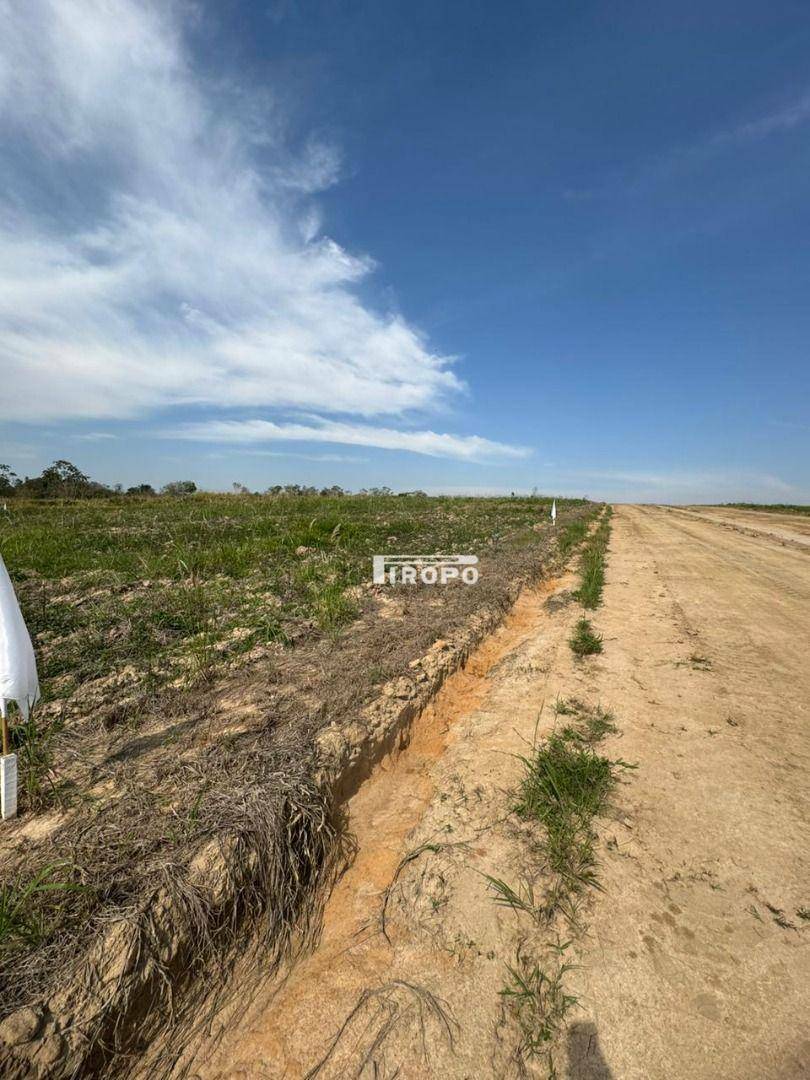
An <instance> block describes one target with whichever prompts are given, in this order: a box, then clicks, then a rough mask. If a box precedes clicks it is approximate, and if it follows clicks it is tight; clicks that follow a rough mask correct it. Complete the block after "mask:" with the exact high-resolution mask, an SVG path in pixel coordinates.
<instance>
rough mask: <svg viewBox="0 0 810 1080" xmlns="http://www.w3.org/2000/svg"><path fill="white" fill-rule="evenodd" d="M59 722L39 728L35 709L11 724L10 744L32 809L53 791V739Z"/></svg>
mask: <svg viewBox="0 0 810 1080" xmlns="http://www.w3.org/2000/svg"><path fill="white" fill-rule="evenodd" d="M58 730H59V728H58V725H54V724H52V725H51V726H49V727H48V728H42V727H40V726H39V725H38V724H37V720H36V710H35V709H31V710H30V712H29V714H28V717H27V719H23V718H22V717H19V716H18V718H17V722H16V723H15V724H14V725H13V726H12V728H11V748H12V750H13V751H14V753H15V754H16V755H17V768H18V773H19V779H20V787H21V788H22V790H23V792H24V793H25V800H26V803H27V805H28V807H29V808H30V809H32V810H39V809H41V808H42V807H43V806H44V805H45V804H46V803H47V801H48V797H49V796H50V795H53V794H54V793H55V792H56V784H55V783H54V764H53V740H54V738H55V736H56V735H57V733H58Z"/></svg>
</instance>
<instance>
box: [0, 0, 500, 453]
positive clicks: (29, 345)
mask: <svg viewBox="0 0 810 1080" xmlns="http://www.w3.org/2000/svg"><path fill="white" fill-rule="evenodd" d="M184 10H187V9H186V8H185V6H183V5H176V4H173V3H157V2H155V3H153V4H152V3H144V4H136V3H134V2H132V0H31V2H29V3H26V4H19V3H16V2H14V0H0V25H2V28H3V30H2V35H0V133H2V135H3V136H4V137H5V138H6V139H7V140H8V142H9V144H13V145H14V153H13V154H8V155H6V156H5V159H4V161H3V162H2V163H0V182H2V184H3V185H4V187H5V189H6V192H7V194H8V201H7V209H6V210H5V211H4V212H2V214H0V370H1V371H2V397H3V407H4V412H5V413H6V415H8V416H14V417H15V418H17V419H20V420H25V421H40V420H47V419H76V418H109V419H114V418H125V417H136V416H143V415H145V414H147V413H148V412H150V411H152V410H156V409H159V408H165V407H171V406H179V405H200V406H205V407H213V408H217V407H239V406H245V407H250V408H251V410H252V411H254V412H255V409H256V408H257V407H267V408H299V409H300V408H303V409H308V410H316V411H318V412H320V413H330V412H331V413H337V412H340V413H343V414H350V415H355V416H360V417H364V418H370V417H375V416H377V417H380V416H389V417H394V418H396V417H397V416H401V415H402V414H405V413H406V412H408V411H409V410H426V409H434V408H436V407H437V406H439V405H440V404H441V403H442V401H443V400H444V399H445V397H446V396H447V395H451V394H455V393H458V392H459V391H460V390H462V389H463V384H462V383H461V382H460V380H459V379H458V378H457V376H456V375H455V374H454V373H453V371H452V370H451V358H448V357H444V356H440V355H436V354H435V353H434V352H432V351H431V349H430V348H429V346H428V344H427V342H426V341H425V339H424V337H423V336H422V335H421V334H420V333H419V332H418V331H417V330H416V329H415V328H414V327H413V326H411V325H410V324H409V323H408V322H407V321H406V320H405V319H403V318H402V317H400V316H384V315H381V314H379V313H377V312H375V311H373V310H371V309H370V308H369V307H368V306H367V305H366V304H364V303H363V302H362V300H361V299H360V297H359V295H358V292H357V286H358V283H359V282H361V281H362V280H363V278H365V277H366V275H368V274H369V273H370V272H371V270H372V269H373V262H372V260H371V259H369V258H366V257H363V256H359V257H358V256H356V255H352V254H350V253H349V252H347V251H346V250H344V249H343V248H341V247H340V246H339V245H338V244H336V243H335V242H334V241H332V240H330V239H328V238H327V237H324V236H323V235H321V233H320V224H319V216H318V208H317V206H316V205H315V204H314V203H313V202H312V199H311V195H312V193H313V192H316V191H318V190H320V189H322V188H323V187H325V186H327V185H329V184H332V183H334V181H335V180H336V178H337V175H338V171H339V155H338V154H337V152H336V151H335V150H334V148H332V147H330V146H328V145H325V144H321V143H318V142H316V141H309V142H307V143H306V144H305V147H304V150H303V151H301V152H299V153H298V154H297V155H296V154H293V153H292V152H291V151H290V149H289V145H288V142H287V140H285V138H284V134H283V133H284V122H283V118H282V117H280V116H279V113H278V110H277V108H276V106H275V104H274V103H273V101H272V100H271V99H269V98H268V97H267V94H266V93H265V94H264V96H259V97H253V96H248V95H246V94H245V93H244V92H243V91H240V90H238V89H237V88H234V87H231V86H225V85H214V84H211V83H208V82H205V81H204V80H203V79H202V77H201V76H199V75H197V74H195V72H194V70H193V66H192V61H191V58H190V56H189V54H188V52H187V50H186V47H185V44H184V40H183V27H182V25H181V22H180V20H179V15H178V13H179V12H182V11H184ZM287 437H290V436H287ZM397 437H398V433H397V432H394V431H389V430H387V429H386V430H385V431H383V432H382V433H380V434H379V435H378V436H376V440H377V441H376V442H375V441H373V439H374V438H375V437H374V436H372V435H371V434H370V433H369V435H368V440H367V441H366V442H364V443H363V445H381V443H380V441H379V440H380V439H383V440H391V441H394V440H395V439H396V438H397ZM420 439H421V441H422V443H423V444H424V445H428V444H432V445H433V446H434V447H441V446H445V447H446V446H450V445H451V444H452V445H455V446H457V447H458V448H462V449H464V450H465V452H467V451H468V449H469V448H470V447H472V446H473V445H474V444H473V442H471V440H469V439H455V438H454V437H453V436H449V435H448V436H439V435H433V434H431V433H424V435H423V436H421V437H420V436H417V435H414V434H413V433H408V434H407V435H403V436H402V440H403V441H404V443H410V444H415V443H418V442H420ZM333 441H342V440H333ZM481 445H482V446H484V445H486V441H485V440H481ZM493 445H494V444H493ZM465 448H466V449H465ZM423 452H433V451H430V450H426V451H423ZM435 452H439V451H438V450H436V451H435Z"/></svg>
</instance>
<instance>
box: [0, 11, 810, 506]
mask: <svg viewBox="0 0 810 1080" xmlns="http://www.w3.org/2000/svg"><path fill="white" fill-rule="evenodd" d="M0 11H1V12H2V14H3V25H4V34H3V37H2V39H0V134H1V135H2V141H3V154H2V156H0V191H2V204H1V205H0V401H2V402H3V405H4V409H3V416H4V419H3V420H2V422H1V423H0V437H1V438H0V461H2V462H7V463H8V464H9V465H11V466H12V467H13V468H14V469H16V471H17V472H18V473H20V474H25V473H34V472H36V471H38V470H39V469H40V468H41V467H42V466H43V465H44V464H46V463H47V462H48V461H50V460H52V459H53V458H55V457H67V458H69V459H70V460H73V461H75V462H76V463H77V464H78V465H80V466H81V467H82V468H84V469H85V470H86V471H88V472H89V473H91V474H92V475H93V476H95V477H97V478H99V479H102V480H104V481H107V482H110V483H114V482H116V481H120V482H122V483H124V484H125V485H128V484H132V483H136V482H139V481H141V480H144V481H149V482H152V483H154V484H156V485H157V484H161V483H164V482H166V481H168V480H170V479H174V478H191V479H194V480H196V481H197V483H198V484H200V485H201V486H204V487H209V488H228V487H230V485H231V483H232V482H234V481H238V482H241V483H244V484H247V485H248V486H250V487H251V488H259V489H262V488H264V487H267V486H268V485H270V484H274V483H288V482H299V483H313V484H332V483H339V484H342V485H344V486H346V487H349V488H359V487H363V486H370V485H375V484H384V483H387V484H389V485H390V486H392V487H394V488H395V489H408V488H413V487H421V488H425V489H428V490H444V491H458V492H481V493H484V492H490V491H492V492H500V491H510V490H517V491H521V490H530V489H531V488H533V487H535V486H537V487H538V488H540V489H541V490H543V491H554V492H571V493H583V494H587V495H591V496H593V497H597V496H598V497H606V498H610V499H614V500H620V499H622V500H625V499H626V500H644V501H653V500H655V501H659V500H660V501H693V500H694V501H710V500H723V499H737V498H750V499H757V500H763V501H790V502H795V501H802V500H803V501H810V454H808V450H809V449H810V445H809V444H810V409H808V400H809V397H810V395H809V394H808V391H809V390H810V363H809V362H808V343H809V342H810V304H808V291H809V290H808V286H810V245H808V243H807V238H808V235H810V203H808V177H810V63H808V61H810V12H809V11H808V9H807V7H806V5H804V4H799V3H786V2H772V3H768V4H765V3H745V2H740V0H738V2H736V3H733V4H732V3H724V2H715V3H713V4H711V5H706V4H692V3H683V4H678V5H674V4H671V3H655V2H653V3H650V2H646V3H643V4H642V3H627V4H620V5H605V4H597V3H576V2H572V3H569V4H565V5H561V4H546V3H537V2H534V3H522V2H520V3H518V2H513V3H504V4H491V3H476V2H469V0H468V2H465V3H461V2H447V3H435V0H434V2H431V3H422V2H411V3H409V4H401V3H391V2H387V0H376V2H373V3H372V2H369V3H346V2H340V0H329V2H323V3H320V2H317V0H310V2H307V3H303V2H301V3H297V2H295V0H283V2H282V0H277V2H275V3H268V2H265V3H246V2H241V3H237V2H235V0H231V2H223V0H218V2H217V3H213V2H212V3H205V2H199V3H191V2H188V3H161V4H154V5H152V4H149V3H135V2H133V0H108V2H104V3H102V2H101V0H33V2H32V3H30V4H27V5H13V4H9V5H8V6H7V7H6V6H4V5H2V4H0Z"/></svg>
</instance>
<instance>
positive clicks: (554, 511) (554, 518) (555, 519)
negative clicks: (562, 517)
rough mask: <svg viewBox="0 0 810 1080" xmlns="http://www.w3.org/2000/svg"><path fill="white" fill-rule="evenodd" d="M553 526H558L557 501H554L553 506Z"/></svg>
mask: <svg viewBox="0 0 810 1080" xmlns="http://www.w3.org/2000/svg"><path fill="white" fill-rule="evenodd" d="M551 524H552V525H556V524H557V500H556V499H554V501H553V502H552V504H551Z"/></svg>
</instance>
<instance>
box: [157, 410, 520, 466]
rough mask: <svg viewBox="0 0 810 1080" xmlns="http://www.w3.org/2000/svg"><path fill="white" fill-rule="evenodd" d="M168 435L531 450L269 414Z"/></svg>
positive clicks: (458, 453) (482, 457) (503, 453)
mask: <svg viewBox="0 0 810 1080" xmlns="http://www.w3.org/2000/svg"><path fill="white" fill-rule="evenodd" d="M166 434H167V435H168V436H169V437H170V438H175V439H191V440H198V441H202V442H218V443H230V444H235V445H251V444H255V443H266V442H323V443H343V444H345V445H348V446H373V447H377V448H378V449H383V450H408V451H411V452H412V453H416V454H426V455H428V456H429V457H441V458H455V459H458V460H461V461H502V460H514V459H518V458H526V457H529V456H530V454H531V450H530V449H528V448H526V447H520V446H509V445H507V444H505V443H499V442H493V441H492V440H491V439H482V438H481V437H480V436H478V435H448V434H441V433H439V432H435V431H399V430H396V429H394V428H383V427H373V426H371V425H367V424H354V423H345V422H336V421H330V420H324V419H322V418H320V417H312V418H310V421H309V422H308V423H305V424H301V423H274V422H272V421H270V420H210V421H205V422H203V423H198V424H187V425H185V426H183V427H180V428H177V429H173V430H171V431H169V432H167V433H166Z"/></svg>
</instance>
